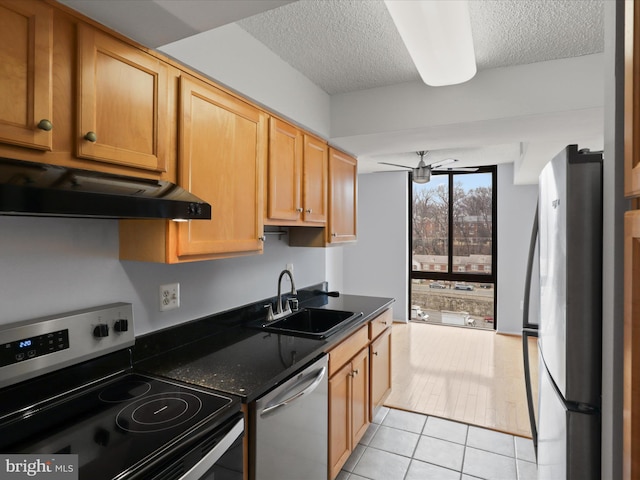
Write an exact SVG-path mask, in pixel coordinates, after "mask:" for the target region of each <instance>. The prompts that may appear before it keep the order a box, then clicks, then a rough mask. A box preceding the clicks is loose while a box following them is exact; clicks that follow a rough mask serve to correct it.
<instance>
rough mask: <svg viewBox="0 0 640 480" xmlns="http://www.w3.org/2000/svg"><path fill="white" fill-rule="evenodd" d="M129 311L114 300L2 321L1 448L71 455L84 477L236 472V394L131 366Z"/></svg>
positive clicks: (240, 425)
mask: <svg viewBox="0 0 640 480" xmlns="http://www.w3.org/2000/svg"><path fill="white" fill-rule="evenodd" d="M132 320H133V312H132V307H131V305H130V304H124V303H118V304H111V305H106V306H103V307H99V308H93V309H87V310H82V311H75V312H69V313H66V314H63V315H54V316H49V317H45V318H39V319H35V320H30V321H26V322H20V323H15V324H10V325H5V326H1V327H0V455H3V454H31V455H33V454H47V455H56V454H57V455H62V456H64V455H77V462H78V478H80V479H91V480H102V479H105V480H106V479H109V480H112V479H117V480H133V479H136V480H139V479H145V480H147V479H149V480H151V479H164V480H170V479H184V480H186V479H213V478H220V476H223V477H224V478H229V479H233V480H236V479H237V480H241V479H242V477H243V473H242V472H243V463H244V462H243V459H242V437H243V432H244V420H243V416H242V414H241V413H240V401H239V399H236V398H232V397H229V396H223V395H219V394H216V393H214V392H211V391H208V390H205V389H201V388H198V387H194V386H191V385H187V384H182V383H179V382H175V381H170V380H167V379H164V378H159V377H152V376H149V375H143V374H139V373H136V372H135V371H133V369H132V365H131V351H130V349H131V347H132V346H133V344H134V334H133V325H132ZM1 473H2V467H1V466H0V477H2V475H1Z"/></svg>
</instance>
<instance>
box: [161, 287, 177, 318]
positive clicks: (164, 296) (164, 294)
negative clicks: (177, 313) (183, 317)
mask: <svg viewBox="0 0 640 480" xmlns="http://www.w3.org/2000/svg"><path fill="white" fill-rule="evenodd" d="M179 306H180V284H179V283H169V284H167V285H160V311H161V312H164V311H165V310H173V309H174V308H178V307H179Z"/></svg>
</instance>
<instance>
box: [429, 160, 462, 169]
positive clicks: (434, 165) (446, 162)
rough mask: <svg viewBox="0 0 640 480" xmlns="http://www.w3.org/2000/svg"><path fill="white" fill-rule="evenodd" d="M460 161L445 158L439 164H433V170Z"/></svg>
mask: <svg viewBox="0 0 640 480" xmlns="http://www.w3.org/2000/svg"><path fill="white" fill-rule="evenodd" d="M458 161H459V160H458V159H457V158H445V159H444V160H440V161H438V162H433V163H432V164H431V168H440V167H444V166H445V165H451V164H452V163H456V162H458Z"/></svg>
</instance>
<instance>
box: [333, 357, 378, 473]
mask: <svg viewBox="0 0 640 480" xmlns="http://www.w3.org/2000/svg"><path fill="white" fill-rule="evenodd" d="M369 423H370V420H369V351H368V349H367V348H364V349H363V350H361V351H360V353H358V354H357V355H356V356H355V357H353V359H352V360H351V361H350V362H348V363H347V364H346V365H344V367H342V368H341V369H340V370H339V371H338V372H337V373H335V374H334V375H333V376H332V377H331V378H329V478H331V479H333V478H335V477H336V476H337V475H338V473H339V472H340V469H341V468H342V466H343V465H344V463H345V462H346V461H347V459H348V458H349V455H351V452H353V449H354V448H355V447H356V445H357V444H358V441H359V440H360V439H361V438H362V436H363V435H364V433H365V432H366V430H367V427H368V426H369Z"/></svg>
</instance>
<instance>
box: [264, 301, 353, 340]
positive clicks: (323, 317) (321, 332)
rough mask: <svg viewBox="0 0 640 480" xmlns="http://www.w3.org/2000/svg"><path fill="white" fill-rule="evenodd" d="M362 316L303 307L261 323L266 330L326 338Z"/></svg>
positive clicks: (340, 311)
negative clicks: (272, 320) (279, 317)
mask: <svg viewBox="0 0 640 480" xmlns="http://www.w3.org/2000/svg"><path fill="white" fill-rule="evenodd" d="M361 316H362V312H357V313H354V312H345V311H342V310H326V309H323V308H305V309H303V310H300V311H298V312H295V313H292V314H291V315H289V316H288V317H285V318H281V319H279V320H276V321H274V322H271V323H268V324H264V325H262V328H263V330H266V331H268V332H276V333H283V334H286V335H293V336H300V337H309V338H326V337H328V336H330V335H332V334H334V333H336V332H338V331H340V329H342V328H343V327H346V326H348V325H349V323H350V322H351V321H352V320H355V319H357V318H359V317H361Z"/></svg>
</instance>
